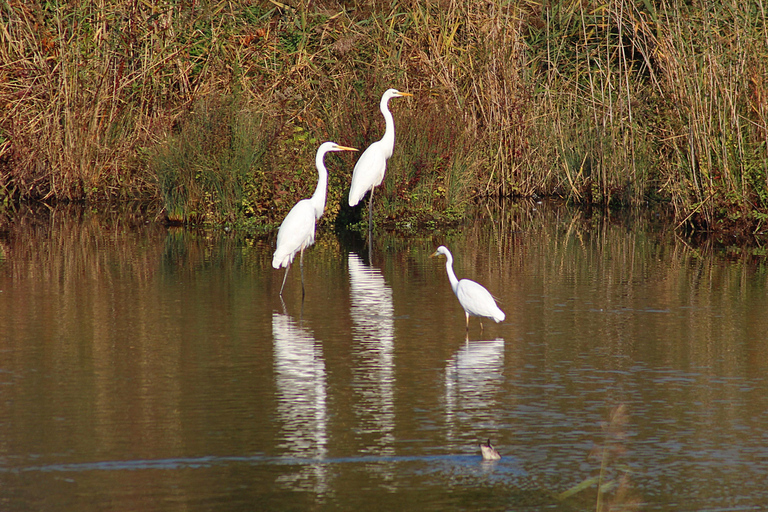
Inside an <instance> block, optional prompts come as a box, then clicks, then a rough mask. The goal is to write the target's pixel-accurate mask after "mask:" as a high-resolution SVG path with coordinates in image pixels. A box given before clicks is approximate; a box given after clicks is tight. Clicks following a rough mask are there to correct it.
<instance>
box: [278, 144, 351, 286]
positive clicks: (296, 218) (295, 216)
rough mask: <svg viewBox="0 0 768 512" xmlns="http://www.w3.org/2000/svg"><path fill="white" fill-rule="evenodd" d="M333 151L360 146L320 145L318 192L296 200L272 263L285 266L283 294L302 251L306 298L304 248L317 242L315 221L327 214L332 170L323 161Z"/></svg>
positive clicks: (302, 284)
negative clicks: (307, 197)
mask: <svg viewBox="0 0 768 512" xmlns="http://www.w3.org/2000/svg"><path fill="white" fill-rule="evenodd" d="M329 151H357V149H355V148H348V147H346V146H339V145H338V144H336V143H335V142H324V143H323V144H321V145H320V147H319V148H318V149H317V155H316V156H315V166H316V167H317V173H318V175H319V176H318V179H317V188H315V193H314V194H313V195H312V197H311V198H309V199H302V200H301V201H299V202H298V203H296V204H295V205H294V206H293V208H291V211H290V212H288V215H286V217H285V220H283V223H282V224H280V229H279V230H278V231H277V247H276V248H275V255H274V257H273V258H272V267H274V268H280V267H285V275H284V276H283V285H282V286H281V287H280V295H281V296H282V295H283V288H285V280H286V278H287V277H288V270H289V269H290V268H291V263H293V258H294V257H295V256H296V253H297V252H299V253H300V256H299V263H300V266H301V297H302V298H304V249H306V248H307V247H309V246H310V245H312V244H313V243H315V221H317V220H318V219H319V218H320V217H321V216H322V215H323V211H324V210H325V196H326V192H327V188H328V171H327V170H326V168H325V164H324V163H323V158H324V157H325V154H326V153H328V152H329Z"/></svg>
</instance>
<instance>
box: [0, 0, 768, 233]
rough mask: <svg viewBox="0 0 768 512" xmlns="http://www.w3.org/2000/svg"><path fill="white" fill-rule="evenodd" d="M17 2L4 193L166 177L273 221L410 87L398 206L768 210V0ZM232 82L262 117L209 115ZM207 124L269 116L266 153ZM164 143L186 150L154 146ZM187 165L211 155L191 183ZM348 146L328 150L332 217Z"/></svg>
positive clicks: (169, 197)
mask: <svg viewBox="0 0 768 512" xmlns="http://www.w3.org/2000/svg"><path fill="white" fill-rule="evenodd" d="M0 21H1V23H0V38H1V39H2V43H3V44H2V45H0V52H2V55H0V57H2V68H1V69H0V73H2V80H0V102H2V104H3V106H4V107H7V108H5V109H4V112H3V113H2V114H0V165H1V166H2V169H3V174H2V180H0V191H2V194H3V196H4V198H7V197H8V196H12V197H13V198H16V199H19V198H38V199H39V198H54V199H85V200H95V199H100V198H123V197H137V196H141V197H150V198H162V200H163V201H164V202H165V205H166V211H167V212H168V214H169V217H174V218H176V217H185V218H187V220H196V221H202V220H209V221H213V222H219V221H229V220H231V219H233V218H238V217H240V218H244V219H250V222H252V223H254V224H259V225H270V223H274V222H275V221H276V220H277V219H279V218H281V217H282V216H283V215H284V214H285V213H286V212H287V210H288V208H289V207H290V205H291V204H292V203H293V202H295V200H297V199H299V198H300V197H306V194H307V191H308V190H311V188H312V187H313V186H314V169H313V165H312V161H313V155H314V151H315V150H316V147H317V144H319V143H321V142H323V141H325V140H334V141H336V142H338V143H341V144H345V145H350V146H353V147H358V148H360V149H361V150H362V149H364V148H365V147H367V145H368V144H370V143H371V142H373V141H375V140H377V139H378V138H380V137H381V134H382V133H383V120H382V119H381V114H380V113H379V112H378V100H379V98H380V96H381V94H382V92H383V91H384V90H386V89H387V88H388V87H392V86H394V87H397V88H400V89H404V90H408V91H410V92H413V93H415V94H416V97H415V98H412V99H406V100H398V102H396V103H394V102H393V104H392V110H393V111H394V113H395V119H396V124H397V127H398V129H397V144H396V150H395V155H394V156H393V158H392V159H391V160H390V164H389V167H388V175H387V178H386V179H385V183H384V186H383V187H381V191H380V192H378V194H380V195H379V196H378V197H379V198H381V201H376V202H375V205H376V210H377V215H378V216H379V217H380V218H382V219H386V220H388V221H391V222H394V223H397V222H399V221H402V220H403V219H404V218H405V217H407V216H409V215H410V216H413V214H414V213H415V214H417V215H418V216H423V217H424V218H430V217H431V216H435V217H439V216H441V215H443V214H444V213H445V212H450V211H454V212H455V211H459V212H460V211H463V210H465V209H466V206H467V205H469V204H471V203H473V202H480V201H486V200H488V198H491V197H515V196H522V197H533V196H534V195H557V196H561V197H564V198H567V199H569V200H571V201H574V202H580V203H584V204H591V205H593V204H597V205H605V206H609V205H611V206H627V205H634V206H637V205H641V204H645V203H647V202H648V201H661V202H663V203H669V204H670V205H672V206H673V208H674V211H675V214H676V218H677V224H678V225H679V226H686V225H687V226H690V227H693V228H696V229H713V228H714V227H715V225H716V224H717V223H718V222H720V221H723V220H724V221H728V222H731V223H742V224H743V225H745V226H747V227H748V228H749V229H751V230H754V231H758V230H760V229H761V227H762V223H763V221H764V220H765V219H766V218H768V215H767V214H766V209H768V168H767V166H768V163H767V162H768V148H767V143H766V140H767V139H766V137H767V134H768V107H766V97H768V95H766V92H765V90H766V83H768V75H767V73H768V67H767V66H766V65H765V62H768V41H767V39H766V37H765V33H766V32H768V24H767V23H766V15H765V10H764V6H763V5H762V4H761V3H760V2H759V1H758V0H751V1H747V2H726V3H717V4H707V5H706V6H704V5H696V6H688V5H682V4H679V3H669V2H666V1H663V0H662V1H659V2H644V3H640V4H637V3H631V2H627V1H626V0H616V1H612V2H597V1H592V2H560V3H555V4H539V3H532V2H525V1H519V2H495V1H494V2H490V3H488V2H486V3H480V2H457V1H454V0H439V1H438V0H435V1H428V2H421V1H415V0H406V1H403V2H398V3H395V4H381V3H376V2H357V3H354V4H352V5H348V6H347V7H341V6H339V5H338V4H336V3H335V2H331V1H321V2H312V3H310V2H307V1H304V0H300V1H298V2H296V3H295V4H293V5H292V6H289V5H287V4H286V3H282V2H257V3H245V2H237V1H236V2H208V3H204V4H198V3H193V4H183V5H180V4H175V3H172V2H161V3H158V4H155V5H154V6H149V5H148V4H141V3H140V4H135V5H133V4H131V5H113V4H109V5H107V4H99V3H96V4H93V3H91V4H61V5H54V4H49V3H41V2H40V3H34V2H33V3H32V4H18V3H6V4H4V5H3V7H2V20H0ZM234 98H237V100H235V99H234ZM233 101H238V102H240V106H239V107H238V109H239V112H242V113H246V112H247V113H249V114H248V115H252V116H253V117H254V120H252V121H246V120H245V119H243V118H242V116H241V117H240V118H238V120H235V121H232V122H229V121H227V120H223V121H222V120H213V119H210V120H209V121H204V119H203V117H204V116H203V117H200V118H199V119H198V120H197V121H195V120H193V118H194V116H195V115H201V114H200V110H199V109H200V108H201V107H200V106H201V105H209V106H210V105H216V104H217V105H226V104H228V103H231V102H233ZM217 112H218V114H216V113H215V112H213V111H212V112H211V114H210V115H212V116H216V115H229V114H227V112H228V110H227V109H219V110H218V111H217ZM195 113H197V114H195ZM243 115H246V114H243ZM265 120H269V123H268V124H269V127H267V125H266V124H265ZM196 123H197V124H198V125H199V126H198V127H197V128H193V126H194V125H195V124H196ZM206 123H208V124H217V125H219V126H229V127H230V131H232V130H234V131H236V130H237V128H236V127H237V126H240V127H248V129H252V130H261V132H260V133H257V134H254V135H253V136H252V138H253V139H254V140H253V143H252V144H246V143H242V146H243V147H252V148H253V147H256V146H259V147H260V148H261V149H259V150H257V151H256V153H258V154H259V155H261V156H260V157H259V159H260V161H261V164H255V163H253V162H252V163H253V165H252V166H251V167H250V168H249V170H245V169H246V168H245V167H244V164H243V162H244V160H243V158H245V157H238V156H235V155H236V154H237V151H238V150H237V149H234V148H233V149H231V150H227V151H225V152H224V153H221V152H220V151H218V150H217V151H212V152H206V151H201V150H200V146H201V143H202V141H201V140H200V138H199V137H197V138H196V137H195V136H193V135H192V133H193V132H195V131H196V130H199V129H202V126H204V125H205V124H206ZM180 126H183V127H184V130H187V131H188V133H187V134H181V133H180V131H179V127H180ZM234 131H232V133H231V134H230V139H231V141H230V144H234V146H237V145H238V144H241V142H242V141H244V140H245V137H243V136H241V135H235V134H234ZM214 139H216V138H215V137H214ZM216 140H219V141H220V145H222V146H223V145H226V144H225V143H224V142H221V139H216ZM237 140H240V141H241V142H237ZM257 140H258V141H259V142H256V141H257ZM185 141H186V143H189V144H191V147H190V148H188V149H189V150H187V149H185V148H184V144H185ZM233 141H234V142H233ZM171 147H175V148H176V149H175V151H177V152H179V153H184V154H182V155H177V156H173V157H172V156H171V155H170V154H166V155H165V157H163V158H161V159H159V160H158V159H155V158H153V156H152V155H157V154H158V151H160V153H162V148H171ZM158 148H161V149H160V150H158ZM227 154H229V155H230V156H222V155H227ZM220 157H222V158H224V159H225V160H226V159H229V160H228V161H226V162H218V159H219V158H220ZM193 158H194V160H191V159H193ZM348 158H349V159H348ZM174 159H176V160H175V163H173V162H174ZM235 161H239V162H240V163H236V162H235ZM159 162H164V163H162V164H161V163H159ZM254 162H255V161H254ZM174 165H175V166H177V167H179V168H182V167H188V168H189V169H195V173H197V174H198V175H199V176H198V177H196V178H195V179H187V180H186V182H185V185H184V187H181V188H179V186H178V185H179V181H178V180H177V178H178V177H179V176H181V174H180V171H178V172H177V171H171V170H170V168H171V167H170V166H174ZM352 165H353V162H352V161H351V157H342V158H341V160H337V161H336V165H335V167H334V165H333V164H332V165H330V166H329V170H330V171H331V172H330V183H329V202H328V219H327V220H329V221H333V220H334V218H336V217H338V216H339V215H342V216H343V215H344V214H345V213H344V211H343V210H344V201H343V197H344V196H345V194H346V191H347V188H348V186H349V174H350V173H351V166H352ZM225 167H227V168H230V169H234V168H237V169H239V170H237V171H232V172H233V173H234V175H236V176H238V178H237V179H234V180H231V179H230V178H226V179H225V178H223V176H222V172H224V171H223V170H222V169H223V168H225ZM189 172H191V171H189ZM209 172H210V173H211V175H212V176H205V175H206V174H207V173H209ZM174 175H175V176H176V178H173V176H174ZM171 178H173V179H171ZM174 180H177V181H174ZM182 181H184V180H182ZM235 182H237V183H239V185H237V186H235V185H233V183H235ZM174 187H175V188H174ZM196 187H197V188H196ZM182 188H183V189H184V193H183V194H182V193H181V190H182ZM174 190H175V191H176V192H174ZM229 195H231V197H226V196H229ZM225 197H226V198H225ZM185 201H189V204H184V202H185ZM243 201H245V203H244V202H243ZM183 211H186V212H187V213H188V214H184V213H179V212H183ZM202 212H204V213H202ZM347 213H348V212H347Z"/></svg>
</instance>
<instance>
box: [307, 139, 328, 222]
mask: <svg viewBox="0 0 768 512" xmlns="http://www.w3.org/2000/svg"><path fill="white" fill-rule="evenodd" d="M324 156H325V153H318V154H317V157H315V167H317V173H318V174H319V176H318V178H317V188H316V189H315V193H314V194H312V198H311V199H310V202H311V203H312V206H313V207H314V208H315V219H319V218H320V217H321V216H322V215H323V210H325V195H326V192H327V189H328V171H327V170H326V169H325V164H324V163H323V157H324Z"/></svg>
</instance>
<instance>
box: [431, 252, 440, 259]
mask: <svg viewBox="0 0 768 512" xmlns="http://www.w3.org/2000/svg"><path fill="white" fill-rule="evenodd" d="M438 256H440V253H439V252H437V251H435V252H433V253H432V254H430V255H429V257H430V258H437V257H438Z"/></svg>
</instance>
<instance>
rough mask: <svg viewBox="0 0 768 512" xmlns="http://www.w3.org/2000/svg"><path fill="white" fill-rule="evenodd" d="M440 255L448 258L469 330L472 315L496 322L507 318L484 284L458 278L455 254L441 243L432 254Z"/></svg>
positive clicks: (451, 274)
mask: <svg viewBox="0 0 768 512" xmlns="http://www.w3.org/2000/svg"><path fill="white" fill-rule="evenodd" d="M438 255H443V256H445V258H446V261H445V269H446V271H447V272H448V280H449V281H450V282H451V288H452V289H453V293H455V294H456V298H457V299H459V304H461V307H462V308H464V314H465V315H466V317H467V330H469V317H470V316H477V317H480V318H482V317H486V318H490V319H492V320H493V321H495V322H496V323H499V322H502V321H503V320H504V318H506V315H505V314H504V312H503V311H502V310H501V309H499V306H497V305H496V301H495V300H494V298H493V295H491V293H490V292H489V291H488V290H486V289H485V287H484V286H483V285H481V284H478V283H476V282H474V281H472V280H470V279H461V280H459V279H457V278H456V274H454V272H453V255H452V254H451V251H449V250H448V249H447V248H446V247H445V246H443V245H441V246H440V247H438V248H437V251H435V253H434V254H433V255H432V256H433V257H434V256H438ZM482 327H483V322H482V320H481V321H480V328H481V329H482Z"/></svg>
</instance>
